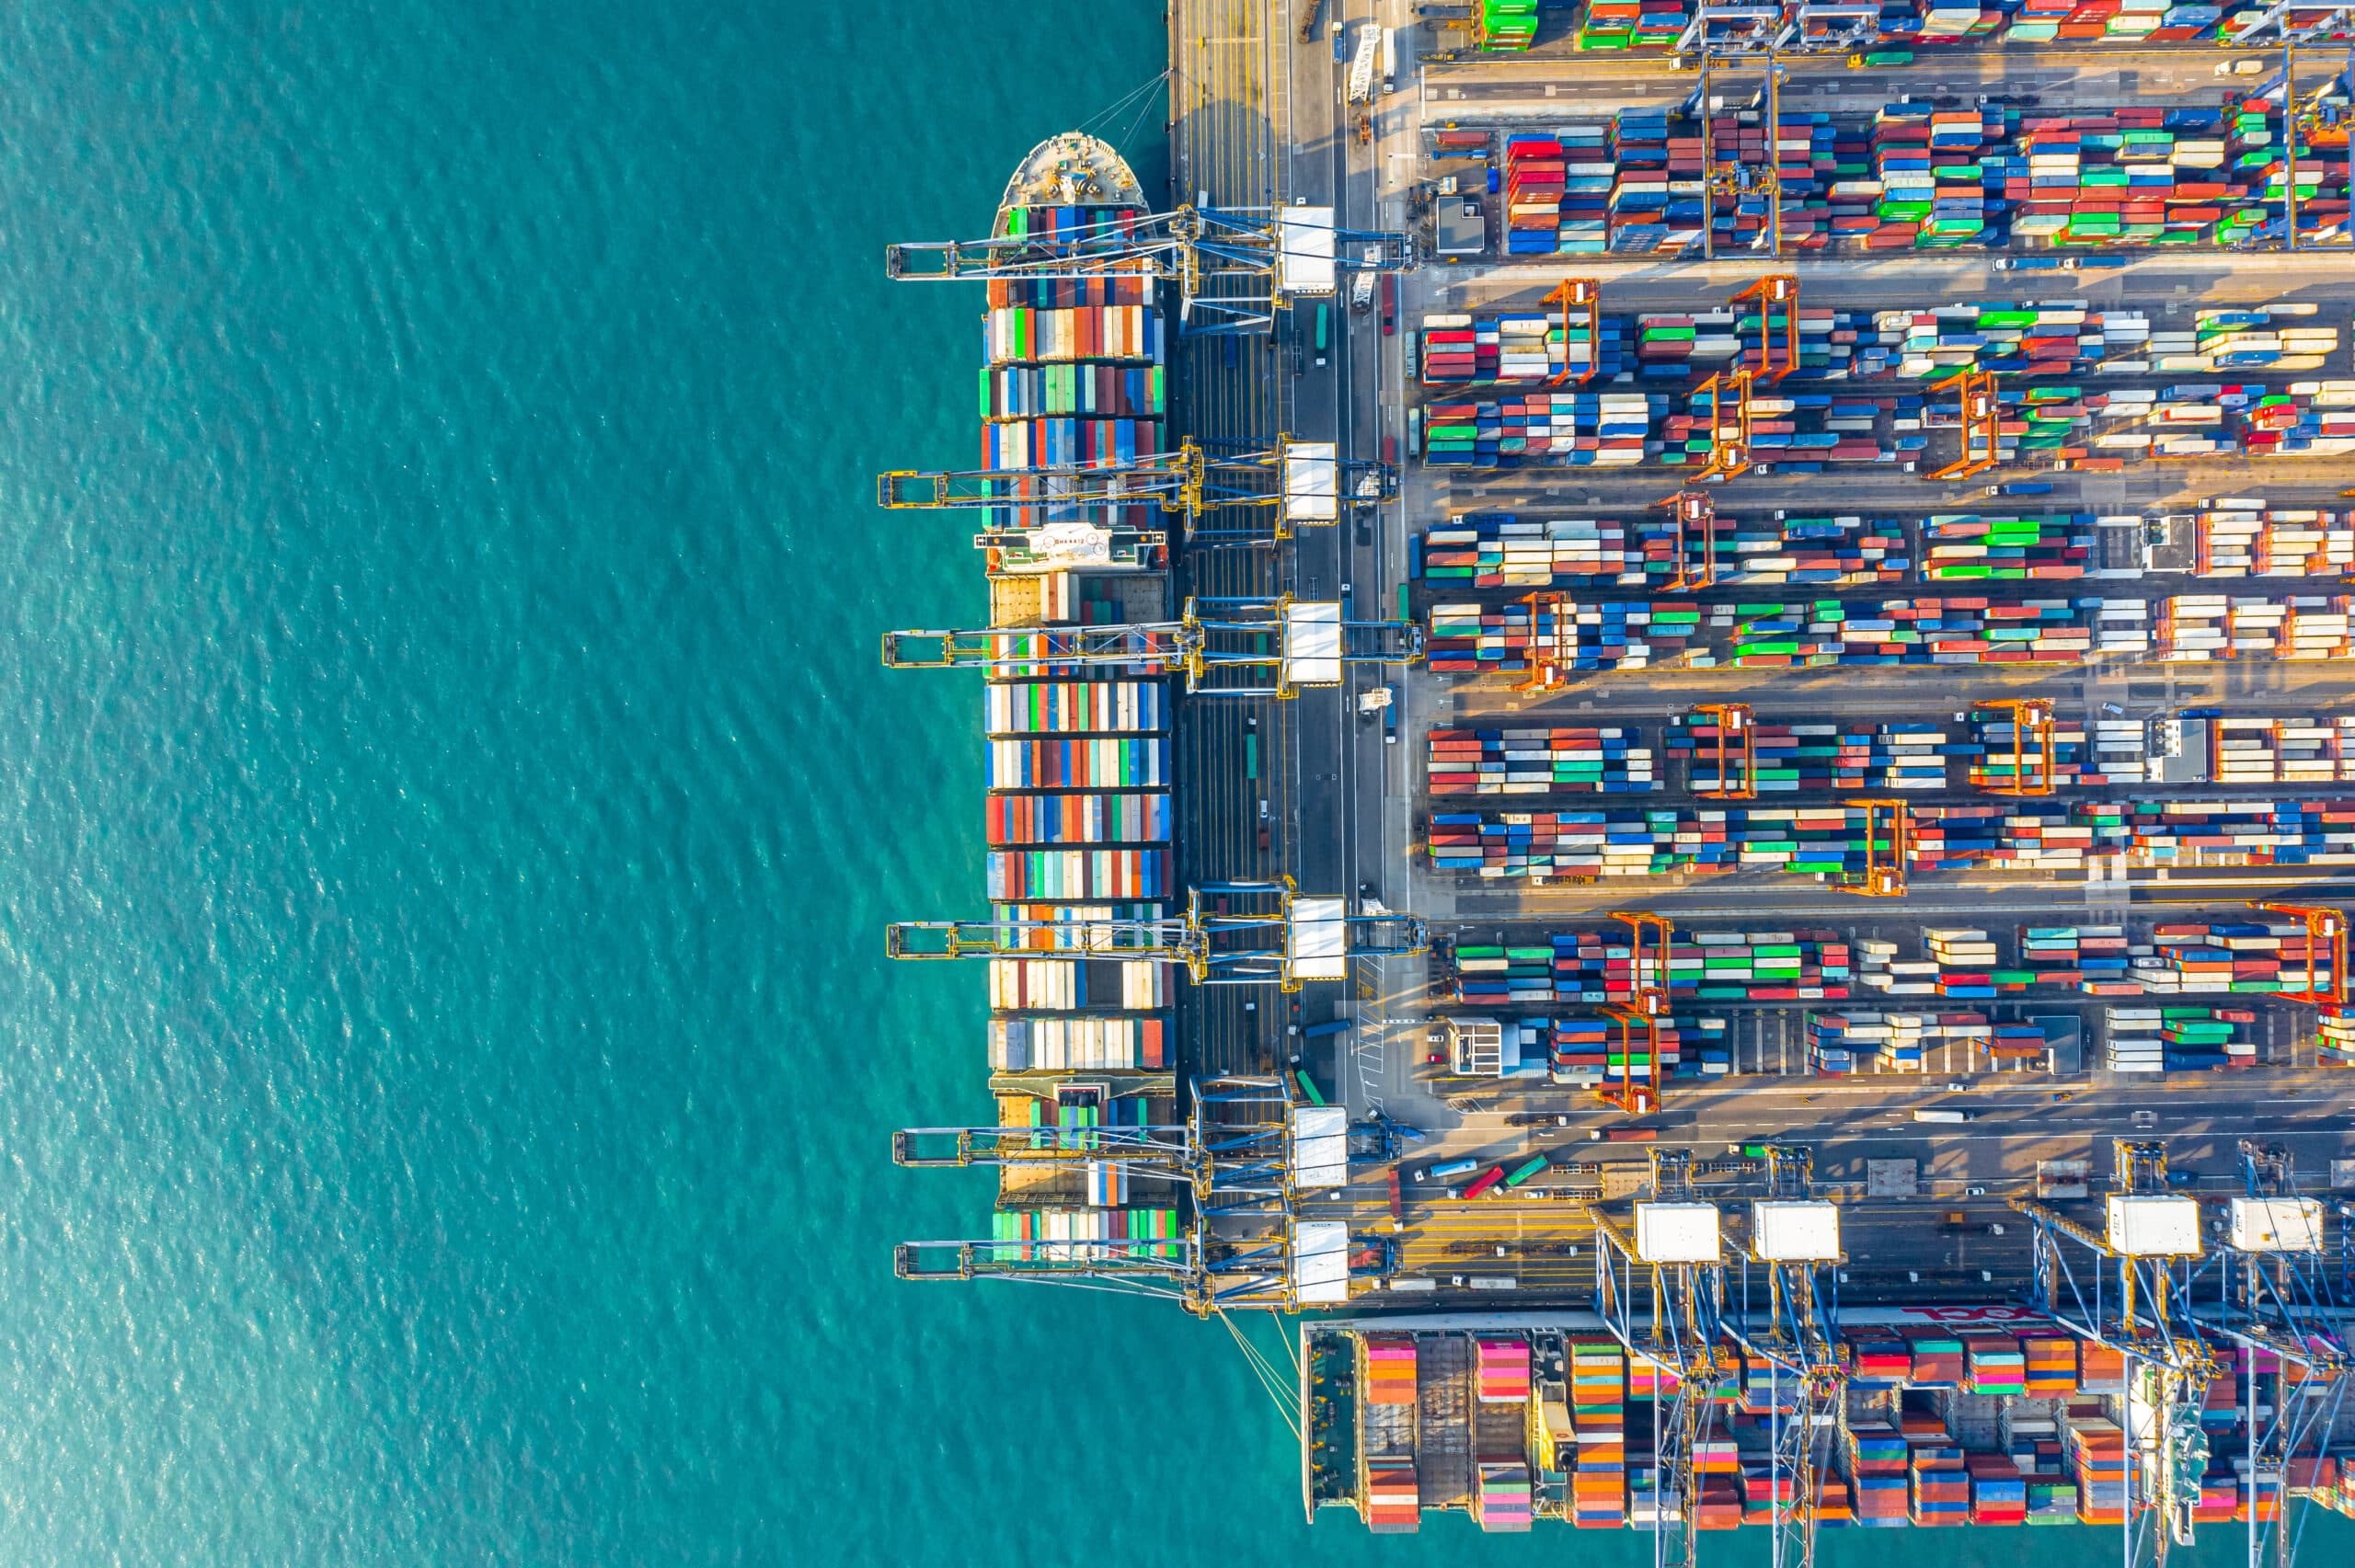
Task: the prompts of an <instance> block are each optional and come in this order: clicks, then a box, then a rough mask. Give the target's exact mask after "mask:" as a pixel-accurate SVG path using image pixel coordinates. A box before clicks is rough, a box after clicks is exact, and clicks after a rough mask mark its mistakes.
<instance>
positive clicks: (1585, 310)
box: [1545, 278, 1603, 386]
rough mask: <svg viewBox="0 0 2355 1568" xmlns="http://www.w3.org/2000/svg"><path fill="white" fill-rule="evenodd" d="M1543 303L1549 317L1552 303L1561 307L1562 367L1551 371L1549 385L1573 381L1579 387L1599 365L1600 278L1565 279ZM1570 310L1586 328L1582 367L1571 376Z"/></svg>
mask: <svg viewBox="0 0 2355 1568" xmlns="http://www.w3.org/2000/svg"><path fill="white" fill-rule="evenodd" d="M1556 305H1559V306H1561V307H1562V368H1561V369H1560V370H1558V371H1556V372H1554V376H1553V384H1554V385H1556V386H1559V385H1561V384H1562V383H1564V382H1565V381H1575V382H1577V383H1579V384H1580V385H1581V386H1583V385H1585V384H1586V383H1588V382H1590V381H1592V380H1593V379H1594V375H1595V372H1597V371H1599V370H1601V369H1602V368H1603V284H1602V281H1601V280H1598V279H1594V278H1565V279H1563V280H1561V282H1560V283H1558V284H1557V285H1556V286H1555V288H1554V292H1551V293H1549V294H1547V295H1546V296H1545V307H1546V312H1547V315H1548V316H1549V318H1550V316H1551V315H1552V312H1553V307H1554V306H1556ZM1574 311H1575V312H1576V313H1578V315H1580V318H1581V319H1582V320H1583V321H1584V323H1585V328H1586V369H1584V370H1582V371H1580V372H1578V374H1577V375H1575V376H1573V375H1572V374H1570V344H1571V342H1572V341H1573V339H1572V338H1571V336H1570V315H1571V313H1572V312H1574Z"/></svg>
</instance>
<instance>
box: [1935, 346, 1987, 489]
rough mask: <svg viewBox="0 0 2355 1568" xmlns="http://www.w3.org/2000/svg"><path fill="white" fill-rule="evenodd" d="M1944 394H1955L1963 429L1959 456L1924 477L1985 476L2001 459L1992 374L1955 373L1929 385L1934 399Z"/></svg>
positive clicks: (1976, 372) (1956, 477) (1978, 372)
mask: <svg viewBox="0 0 2355 1568" xmlns="http://www.w3.org/2000/svg"><path fill="white" fill-rule="evenodd" d="M1947 391H1951V392H1953V393H1954V394H1955V406H1956V411H1957V414H1958V417H1959V423H1960V424H1961V427H1962V455H1961V456H1960V457H1958V458H1956V459H1955V460H1954V461H1953V462H1952V463H1949V464H1947V465H1946V466H1945V467H1944V468H1940V469H1936V470H1934V471H1933V472H1931V473H1929V474H1927V475H1924V478H1929V479H1968V478H1970V476H1971V475H1974V474H1984V473H1985V472H1986V471H1987V470H1989V469H1990V468H1993V467H1994V466H1995V465H1996V464H1999V463H2001V462H2002V461H2003V460H2004V410H2003V403H2002V401H2001V399H1999V398H1998V397H1997V396H1996V395H1995V376H1994V372H1992V371H1957V372H1955V373H1954V374H1952V375H1950V376H1948V377H1947V378H1946V379H1945V380H1944V381H1940V382H1934V383H1931V386H1930V395H1932V396H1933V397H1935V396H1936V395H1938V394H1939V393H1941V392H1947Z"/></svg>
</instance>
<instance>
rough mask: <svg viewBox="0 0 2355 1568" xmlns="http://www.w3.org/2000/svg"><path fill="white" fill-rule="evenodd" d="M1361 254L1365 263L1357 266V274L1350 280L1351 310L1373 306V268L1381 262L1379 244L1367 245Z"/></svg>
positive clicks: (1370, 308) (1371, 307) (1364, 309)
mask: <svg viewBox="0 0 2355 1568" xmlns="http://www.w3.org/2000/svg"><path fill="white" fill-rule="evenodd" d="M1361 254H1362V255H1363V256H1364V257H1365V265H1364V266H1363V267H1361V268H1359V269H1358V270H1357V275H1356V276H1355V277H1353V278H1351V279H1350V309H1351V310H1353V311H1367V310H1372V309H1373V280H1374V271H1373V269H1375V268H1376V267H1378V266H1380V265H1381V264H1382V247H1381V246H1378V245H1370V246H1366V247H1365V249H1364V250H1363V252H1362V253H1361ZM1385 278H1386V275H1385Z"/></svg>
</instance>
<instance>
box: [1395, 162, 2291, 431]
mask: <svg viewBox="0 0 2355 1568" xmlns="http://www.w3.org/2000/svg"><path fill="white" fill-rule="evenodd" d="M1516 151H1517V148H1516ZM1516 206H1518V199H1516ZM2235 314H2236V315H2248V314H2257V313H2235ZM2206 325H2207V324H2206V323H2205V322H2204V321H2203V323H2202V326H2203V327H2204V326H2206ZM1786 327H1795V328H1796V330H1795V331H1786ZM1770 336H1771V338H1772V339H1773V341H1774V342H1775V345H1776V348H1775V353H1776V355H1777V362H1778V363H1781V362H1782V361H1781V356H1782V354H1783V353H1784V348H1783V345H1784V344H1785V342H1786V338H1796V344H1797V357H1796V359H1794V360H1792V361H1789V362H1790V364H1791V365H1792V369H1791V371H1790V372H1789V373H1790V375H1791V376H1793V377H1795V378H1797V379H1798V380H1799V381H1808V380H1825V381H1871V380H1877V379H1881V378H1899V379H1912V380H1922V379H1925V378H1939V377H1945V376H1948V375H1952V374H1954V373H1955V372H1958V371H1965V370H1971V371H1984V372H1993V373H2001V374H2009V375H2031V376H2081V375H2094V374H2148V373H2150V372H2152V371H2153V370H2154V369H2156V370H2159V371H2163V372H2183V371H2213V370H2218V369H2254V368H2259V367H2260V366H2263V367H2266V368H2281V369H2290V370H2296V369H2313V370H2318V369H2320V368H2322V362H2321V359H2320V356H2323V355H2326V354H2328V353H2330V352H2332V351H2333V350H2335V349H2337V348H2338V330H2337V329H2336V328H2334V327H2327V326H2298V327H2289V328H2286V329H2284V330H2281V331H2275V332H2271V333H2266V332H2262V331H2252V330H2248V329H2236V328H2233V327H2229V326H2224V325H2222V324H2220V325H2218V326H2215V327H2214V329H2213V330H2212V331H2208V332H2206V333H2205V335H2204V336H2203V334H2202V332H2201V330H2200V329H2199V328H2195V329H2194V330H2193V331H2191V332H2188V333H2185V334H2182V335H2181V338H2180V340H2179V341H2178V339H2177V337H2175V336H2172V335H2170V336H2167V337H2165V338H2159V339H2158V340H2159V341H2160V344H2161V346H2162V347H2164V348H2165V349H2169V350H2170V352H2169V353H2168V354H2167V355H2165V356H2164V357H2154V353H2153V350H2152V344H2153V342H2154V337H2155V336H2156V335H2154V329H2153V326H2152V324H2151V321H2150V319H2149V317H2147V316H2145V315H2143V314H2142V312H2140V311H2126V310H2110V311H2103V310H2095V309H2091V308H2089V307H2087V306H2085V305H2081V304H2076V303H2068V304H2039V303H2021V304H2014V303H2007V302H2002V301H1990V302H1987V303H1974V304H1950V305H1933V306H1924V307H1921V308H1917V309H1911V310H1898V309H1889V310H1870V311H1867V310H1854V311H1850V310H1836V309H1830V308H1822V307H1814V306H1801V307H1800V309H1799V311H1798V318H1797V320H1796V322H1791V321H1789V318H1787V317H1786V315H1785V314H1784V312H1783V311H1782V310H1781V309H1776V310H1775V311H1774V312H1773V313H1772V314H1771V315H1762V314H1761V313H1760V312H1759V310H1758V308H1757V307H1755V306H1750V307H1745V308H1741V309H1737V308H1735V307H1732V306H1725V307H1721V308H1719V309H1716V310H1708V311H1698V312H1691V313H1674V312H1639V313H1634V314H1619V313H1613V312H1604V313H1602V314H1600V315H1597V316H1596V318H1595V323H1594V332H1593V338H1594V342H1593V343H1592V344H1591V345H1590V344H1589V342H1588V331H1587V325H1586V322H1585V321H1584V319H1583V318H1581V319H1580V321H1579V322H1578V323H1577V324H1576V325H1575V326H1571V327H1570V328H1568V330H1567V331H1566V330H1565V327H1564V324H1563V322H1562V320H1561V318H1559V317H1557V316H1554V315H1547V314H1545V312H1542V311H1528V310H1505V311H1498V312H1470V313H1467V312H1445V313H1435V314H1432V315H1426V316H1424V317H1423V319H1422V324H1421V327H1420V329H1419V334H1418V338H1417V342H1418V345H1419V352H1418V361H1419V380H1420V381H1421V382H1422V383H1423V384H1424V385H1426V386H1438V387H1451V386H1466V385H1469V386H1488V385H1498V386H1510V385H1528V386H1535V385H1538V384H1541V383H1551V382H1553V381H1555V380H1556V379H1557V377H1563V376H1579V377H1588V376H1592V377H1600V378H1602V379H1603V380H1605V381H1610V380H1615V379H1616V378H1618V377H1621V376H1623V375H1624V376H1629V377H1632V378H1634V379H1636V380H1638V381H1641V382H1646V383H1660V384H1661V385H1663V386H1666V387H1671V388H1672V387H1675V386H1678V385H1682V384H1684V383H1689V382H1695V381H1698V380H1700V379H1701V378H1703V377H1705V376H1707V375H1711V374H1715V373H1717V372H1723V371H1730V370H1734V369H1736V368H1739V367H1742V366H1748V367H1749V368H1751V369H1753V370H1759V369H1763V368H1764V366H1763V350H1762V344H1763V342H1764V341H1765V340H1766V339H1767V338H1769V337H1770ZM2268 339H2271V340H2272V341H2270V342H2268ZM2291 349H2295V350H2296V352H2295V353H2291V352H2289V350H2291ZM2268 356H2271V357H2270V358H2269V357H2268ZM2308 360H2312V361H2314V362H2313V363H2311V364H2308V363H2305V362H2304V361H2308ZM2284 361H2287V362H2286V363H2285V362H2284Z"/></svg>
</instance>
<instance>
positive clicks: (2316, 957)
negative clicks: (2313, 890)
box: [2249, 899, 2348, 1016]
mask: <svg viewBox="0 0 2355 1568" xmlns="http://www.w3.org/2000/svg"><path fill="white" fill-rule="evenodd" d="M2249 908H2250V909H2252V910H2256V911H2257V913H2259V914H2265V915H2282V916H2285V917H2287V918H2288V919H2291V920H2293V921H2297V922H2298V923H2299V924H2300V925H2301V926H2302V927H2303V928H2304V930H2305V936H2306V961H2305V964H2304V966H2303V967H2302V968H2301V969H2300V970H2299V971H2298V973H2299V974H2300V976H2301V977H2302V980H2303V983H2302V984H2300V985H2299V987H2298V989H2297V990H2283V991H2276V992H2274V993H2273V994H2274V1000H2275V1001H2297V1002H2304V1003H2306V1004H2308V1005H2309V1006H2312V1007H2315V1008H2319V1009H2320V1010H2321V1011H2322V1012H2323V1013H2326V1014H2327V1015H2330V1016H2337V1015H2338V1014H2340V1013H2345V1012H2346V1010H2347V924H2348V922H2347V911H2346V910H2338V909H2332V908H2330V907H2329V906H2327V905H2323V904H2278V903H2270V902H2267V901H2264V900H2261V899H2260V900H2253V901H2251V902H2250V904H2249ZM2325 961H2327V963H2328V966H2329V967H2328V969H2327V970H2326V969H2325V968H2324V967H2323V966H2324V963H2325ZM2282 970H2283V974H2282V978H2283V979H2285V980H2286V979H2288V978H2289V966H2288V965H2286V964H2285V965H2283V966H2282Z"/></svg>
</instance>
